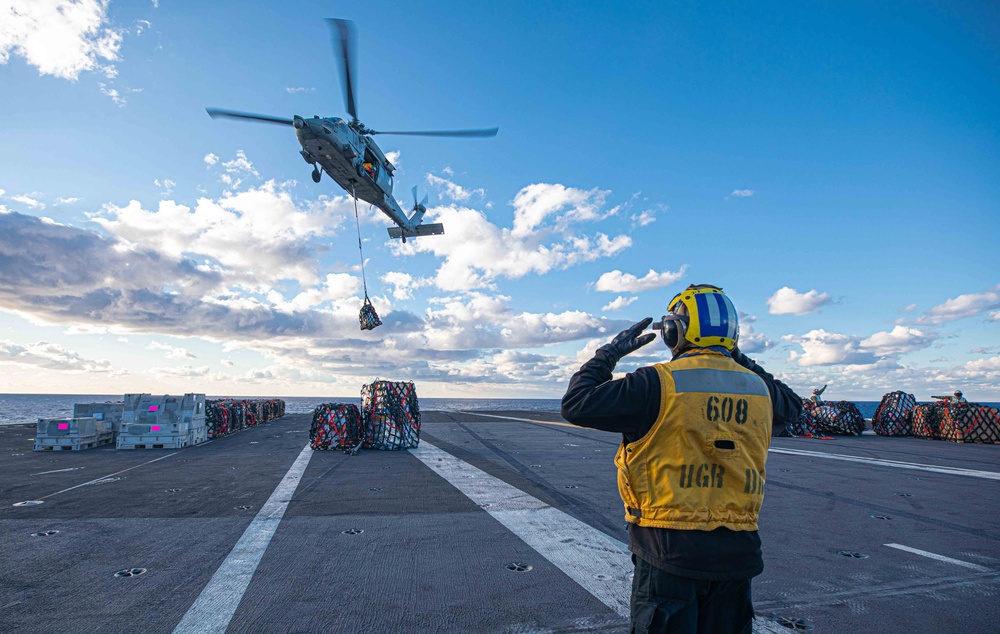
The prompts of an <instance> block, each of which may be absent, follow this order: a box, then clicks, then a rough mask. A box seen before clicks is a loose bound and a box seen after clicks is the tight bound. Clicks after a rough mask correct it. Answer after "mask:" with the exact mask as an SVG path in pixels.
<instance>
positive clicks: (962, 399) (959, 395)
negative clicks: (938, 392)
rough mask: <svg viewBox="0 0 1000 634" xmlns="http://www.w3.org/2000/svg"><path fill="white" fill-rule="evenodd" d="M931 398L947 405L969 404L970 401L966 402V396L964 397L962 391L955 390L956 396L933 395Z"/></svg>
mask: <svg viewBox="0 0 1000 634" xmlns="http://www.w3.org/2000/svg"><path fill="white" fill-rule="evenodd" d="M931 398H936V399H938V400H939V401H944V402H945V403H968V402H969V401H967V400H965V397H964V396H962V390H955V395H954V396H934V395H933V394H932V395H931Z"/></svg>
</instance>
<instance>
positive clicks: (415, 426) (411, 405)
mask: <svg viewBox="0 0 1000 634" xmlns="http://www.w3.org/2000/svg"><path fill="white" fill-rule="evenodd" d="M361 416H362V420H363V421H364V425H365V442H364V445H363V447H364V448H365V449H382V450H388V451H395V450H399V449H410V448H412V447H416V446H417V445H419V444H420V407H419V405H418V403H417V390H416V388H415V387H414V386H413V382H411V381H399V382H392V381H379V380H378V379H376V380H375V382H374V383H372V384H371V385H366V386H364V387H362V388H361Z"/></svg>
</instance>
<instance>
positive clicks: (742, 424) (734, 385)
mask: <svg viewBox="0 0 1000 634" xmlns="http://www.w3.org/2000/svg"><path fill="white" fill-rule="evenodd" d="M654 367H655V368H656V371H657V374H659V377H660V414H659V416H658V417H657V419H656V422H655V423H653V427H652V428H651V429H650V430H649V432H648V433H647V434H646V435H645V436H643V437H642V438H641V439H639V440H637V441H636V442H633V443H630V444H626V443H625V442H624V441H623V442H622V445H621V446H620V447H619V448H618V453H617V455H616V456H615V465H617V467H618V492H619V493H620V494H621V496H622V501H623V502H624V503H625V519H626V520H627V521H629V522H632V523H633V524H638V525H639V526H653V527H658V528H677V529H687V530H713V529H716V528H719V527H720V526H724V527H726V528H730V529H732V530H739V531H755V530H757V513H758V512H759V511H760V506H761V503H762V502H763V501H764V480H765V475H764V463H765V462H766V460H767V450H768V447H769V446H770V444H771V418H772V412H773V409H772V406H771V396H770V393H769V392H768V389H767V384H766V383H764V381H763V379H761V378H760V377H759V376H757V375H756V374H754V373H753V372H751V371H750V370H747V369H746V368H744V367H742V366H740V365H739V364H737V363H736V362H735V361H733V360H732V359H730V358H729V357H728V356H725V355H723V354H720V353H718V352H715V351H712V350H696V351H694V352H693V353H691V354H689V355H686V356H684V357H682V358H680V359H677V360H675V361H671V362H669V363H664V364H657V365H656V366H654Z"/></svg>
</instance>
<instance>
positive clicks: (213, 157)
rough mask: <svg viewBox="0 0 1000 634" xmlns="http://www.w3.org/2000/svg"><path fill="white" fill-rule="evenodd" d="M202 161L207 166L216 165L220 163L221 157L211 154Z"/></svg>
mask: <svg viewBox="0 0 1000 634" xmlns="http://www.w3.org/2000/svg"><path fill="white" fill-rule="evenodd" d="M202 160H203V161H205V165H215V164H216V163H218V162H219V157H218V156H216V155H215V154H212V153H211V152H209V153H208V154H206V155H205V158H203V159H202Z"/></svg>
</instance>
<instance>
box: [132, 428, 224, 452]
mask: <svg viewBox="0 0 1000 634" xmlns="http://www.w3.org/2000/svg"><path fill="white" fill-rule="evenodd" d="M127 427H138V425H128V426H127ZM147 427H148V426H147ZM203 442H208V428H207V427H204V426H203V427H195V428H194V429H191V430H188V431H187V432H186V433H181V434H174V433H171V434H160V433H156V432H148V431H147V432H146V433H138V434H133V433H125V429H124V428H123V430H122V432H121V433H120V434H118V445H117V447H118V449H183V448H184V447H193V446H195V445H200V444H201V443H203Z"/></svg>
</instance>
